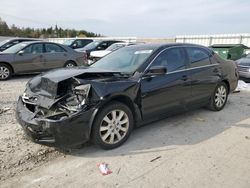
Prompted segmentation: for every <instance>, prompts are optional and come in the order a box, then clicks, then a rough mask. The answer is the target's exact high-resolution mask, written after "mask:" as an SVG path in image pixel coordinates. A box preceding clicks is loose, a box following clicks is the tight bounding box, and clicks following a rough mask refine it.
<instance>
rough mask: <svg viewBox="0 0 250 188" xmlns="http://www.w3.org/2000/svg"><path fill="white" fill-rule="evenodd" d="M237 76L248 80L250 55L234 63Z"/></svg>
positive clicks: (249, 76)
mask: <svg viewBox="0 0 250 188" xmlns="http://www.w3.org/2000/svg"><path fill="white" fill-rule="evenodd" d="M236 63H237V67H238V70H239V75H240V77H242V78H247V79H249V78H250V54H248V55H247V56H246V57H243V58H241V59H239V60H237V61H236Z"/></svg>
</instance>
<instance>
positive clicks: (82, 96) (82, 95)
mask: <svg viewBox="0 0 250 188" xmlns="http://www.w3.org/2000/svg"><path fill="white" fill-rule="evenodd" d="M90 87H91V85H90V84H85V85H79V86H76V87H75V88H74V94H75V95H76V96H77V99H78V101H79V102H80V104H81V106H82V105H84V104H86V99H87V98H88V95H89V91H90Z"/></svg>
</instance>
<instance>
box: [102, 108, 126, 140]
mask: <svg viewBox="0 0 250 188" xmlns="http://www.w3.org/2000/svg"><path fill="white" fill-rule="evenodd" d="M128 130H129V118H128V115H127V114H126V113H125V112H124V111H123V110H113V111H111V112H109V113H108V114H107V115H106V116H104V118H103V120H102V122H101V125H100V130H99V134H100V137H101V139H102V141H103V142H105V143H107V144H116V143H118V142H119V141H121V140H122V139H123V138H124V137H125V136H126V134H127V133H128Z"/></svg>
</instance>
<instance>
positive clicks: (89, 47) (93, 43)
mask: <svg viewBox="0 0 250 188" xmlns="http://www.w3.org/2000/svg"><path fill="white" fill-rule="evenodd" d="M100 43H101V41H94V42H91V43H89V44H88V45H86V46H84V48H83V49H84V50H91V49H94V48H96V47H97V46H98V45H99V44H100Z"/></svg>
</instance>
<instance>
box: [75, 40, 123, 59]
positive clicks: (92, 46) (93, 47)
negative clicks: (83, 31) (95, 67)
mask: <svg viewBox="0 0 250 188" xmlns="http://www.w3.org/2000/svg"><path fill="white" fill-rule="evenodd" d="M117 42H122V41H117V40H97V41H94V42H91V43H89V44H88V45H87V46H85V47H84V48H79V49H76V50H77V51H79V52H86V53H87V58H89V55H90V52H92V51H98V50H106V49H107V48H108V47H109V46H110V45H112V44H114V43H117Z"/></svg>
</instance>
